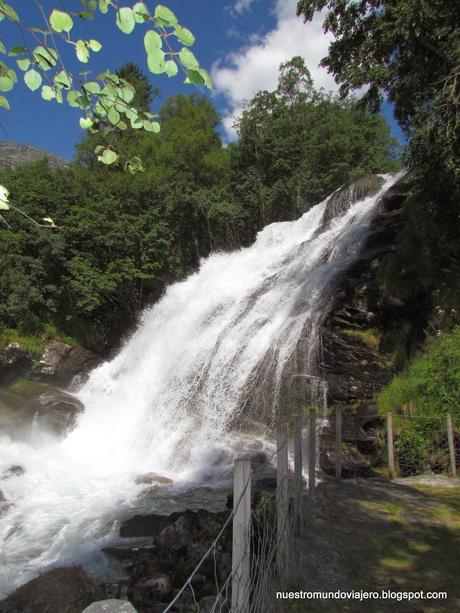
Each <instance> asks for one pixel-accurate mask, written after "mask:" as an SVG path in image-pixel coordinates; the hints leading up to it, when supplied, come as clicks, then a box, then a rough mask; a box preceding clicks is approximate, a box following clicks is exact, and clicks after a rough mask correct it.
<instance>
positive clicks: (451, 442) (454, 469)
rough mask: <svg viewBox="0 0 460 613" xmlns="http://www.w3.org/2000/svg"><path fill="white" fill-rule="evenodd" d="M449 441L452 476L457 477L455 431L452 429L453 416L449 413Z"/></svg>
mask: <svg viewBox="0 0 460 613" xmlns="http://www.w3.org/2000/svg"><path fill="white" fill-rule="evenodd" d="M447 439H448V441H449V458H450V474H451V475H452V477H456V476H457V465H456V462H455V445H454V430H453V428H452V416H451V414H450V413H447Z"/></svg>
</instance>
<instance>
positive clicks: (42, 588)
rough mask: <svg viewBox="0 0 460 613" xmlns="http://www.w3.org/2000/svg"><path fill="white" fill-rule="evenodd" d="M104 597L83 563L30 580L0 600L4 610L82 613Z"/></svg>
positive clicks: (0, 610)
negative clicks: (83, 566)
mask: <svg viewBox="0 0 460 613" xmlns="http://www.w3.org/2000/svg"><path fill="white" fill-rule="evenodd" d="M102 597H103V595H102V593H101V590H100V588H99V587H98V586H97V585H96V584H95V583H94V581H93V580H92V579H90V578H89V577H88V575H87V574H86V573H85V572H84V571H83V569H82V568H81V567H79V566H72V567H69V568H56V569H54V570H50V571H47V572H45V573H43V574H41V575H40V576H39V577H36V578H35V579H32V580H31V581H28V582H27V583H25V584H24V585H22V586H21V587H19V588H18V589H17V590H15V591H14V592H13V593H12V594H10V595H9V596H8V597H7V598H5V600H3V601H2V602H0V613H39V612H40V613H44V612H45V611H46V613H81V611H82V610H83V609H84V608H85V607H87V606H88V605H90V604H91V603H92V602H94V601H97V600H100V599H101V598H102Z"/></svg>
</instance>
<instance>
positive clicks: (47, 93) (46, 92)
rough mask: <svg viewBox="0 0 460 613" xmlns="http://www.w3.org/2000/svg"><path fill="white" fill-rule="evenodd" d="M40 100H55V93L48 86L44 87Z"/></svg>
mask: <svg viewBox="0 0 460 613" xmlns="http://www.w3.org/2000/svg"><path fill="white" fill-rule="evenodd" d="M42 98H43V100H53V98H56V92H55V91H54V89H53V88H52V87H50V86H49V85H44V86H43V87H42Z"/></svg>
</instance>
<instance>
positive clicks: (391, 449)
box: [387, 413, 395, 479]
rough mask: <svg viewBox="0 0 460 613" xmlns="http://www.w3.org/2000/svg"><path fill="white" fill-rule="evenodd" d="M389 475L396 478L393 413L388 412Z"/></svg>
mask: <svg viewBox="0 0 460 613" xmlns="http://www.w3.org/2000/svg"><path fill="white" fill-rule="evenodd" d="M387 445H388V476H389V477H390V479H394V478H395V455H394V443H393V415H392V414H391V413H387Z"/></svg>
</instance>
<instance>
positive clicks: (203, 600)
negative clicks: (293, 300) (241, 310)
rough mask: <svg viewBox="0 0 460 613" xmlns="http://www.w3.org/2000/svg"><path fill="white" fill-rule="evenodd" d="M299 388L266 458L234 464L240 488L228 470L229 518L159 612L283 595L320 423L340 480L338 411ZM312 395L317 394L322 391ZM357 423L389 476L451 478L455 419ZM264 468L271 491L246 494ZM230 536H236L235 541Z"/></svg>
mask: <svg viewBox="0 0 460 613" xmlns="http://www.w3.org/2000/svg"><path fill="white" fill-rule="evenodd" d="M299 382H301V383H304V381H301V380H300V379H297V380H296V381H295V383H296V386H297V384H298V383H299ZM317 387H318V386H317ZM303 388H304V389H303V390H302V388H301V387H297V388H295V389H294V390H292V389H291V396H290V410H289V411H288V412H287V413H286V414H285V415H284V419H283V420H282V421H283V423H281V424H280V425H279V426H278V441H277V448H276V452H275V453H274V454H273V456H272V457H270V458H267V459H266V462H265V463H263V464H260V465H257V467H256V468H255V469H254V470H253V471H252V472H251V470H250V460H248V459H241V461H243V462H247V464H248V466H249V468H248V467H247V471H246V473H244V471H243V473H244V475H246V476H245V477H244V478H243V480H242V481H241V477H238V479H240V483H239V487H238V484H237V470H236V469H235V490H234V500H233V511H232V512H231V513H229V515H228V517H227V519H226V521H225V522H224V524H223V526H222V529H221V531H220V532H219V534H218V535H217V537H216V538H215V540H214V541H213V543H211V544H210V546H209V548H208V550H207V551H206V553H205V554H204V555H203V558H202V559H201V561H200V562H199V564H198V565H197V566H196V568H195V569H194V570H193V572H192V573H191V575H190V577H189V578H188V579H187V581H186V582H185V583H184V585H183V586H182V588H181V589H180V590H179V591H177V593H176V595H175V597H174V599H173V600H172V602H171V603H170V604H169V605H168V606H167V607H166V608H164V609H163V611H164V613H167V612H169V611H171V612H173V611H174V612H176V613H189V612H203V613H227V612H231V613H271V612H272V611H273V612H275V610H276V598H275V593H276V591H278V590H283V589H285V588H286V585H287V584H288V582H289V579H290V578H292V577H294V576H295V570H296V563H297V560H296V550H297V547H296V543H297V541H296V539H297V536H298V534H299V531H301V530H305V529H306V523H305V521H302V509H303V508H304V504H303V502H302V500H303V501H305V499H307V498H308V499H309V500H310V502H312V503H314V500H315V486H316V482H317V479H316V472H317V470H318V465H317V459H318V453H317V452H318V447H319V440H318V439H319V438H320V437H319V436H318V434H320V433H321V430H322V428H324V427H325V423H326V422H327V425H328V426H331V424H333V425H334V427H335V462H336V467H335V469H336V470H335V478H336V479H337V480H339V481H340V479H341V478H342V477H343V475H344V473H343V472H342V459H343V454H344V451H343V449H344V446H343V439H342V425H343V424H342V420H343V419H344V415H343V414H342V410H337V411H336V414H335V415H334V414H329V415H328V414H327V413H326V411H325V409H324V406H323V405H322V403H321V404H320V405H318V394H317V392H315V394H317V395H316V398H315V399H314V401H315V403H314V402H313V401H312V398H311V395H310V393H311V392H310V391H308V393H306V392H305V386H303ZM319 389H320V395H322V394H323V390H322V389H321V387H319ZM299 390H300V391H299ZM299 406H301V407H302V410H301V411H299ZM360 419H362V420H364V421H365V422H366V423H371V424H372V428H373V430H372V431H373V432H374V434H375V439H376V445H377V446H379V447H383V454H380V458H381V460H380V461H381V462H383V463H385V461H386V462H387V464H388V474H389V476H390V477H392V476H396V477H402V478H404V477H410V476H413V475H419V474H426V473H430V474H432V473H442V474H450V475H455V474H456V466H457V465H458V463H459V461H460V418H457V417H451V416H449V415H441V416H439V415H437V416H422V415H404V416H402V415H390V416H388V415H387V416H382V415H366V416H360ZM358 421H359V420H358ZM288 451H289V453H288ZM237 462H238V460H237V461H236V463H235V466H236V464H237ZM267 465H270V466H271V467H274V466H276V468H277V486H276V488H275V489H273V488H272V489H271V490H270V489H265V490H263V489H262V490H261V489H260V488H255V490H254V491H251V488H252V485H253V484H254V483H256V482H257V473H258V472H260V471H263V470H264V469H265V468H266V466H267ZM243 473H242V474H243ZM235 530H236V531H240V536H239V537H238V535H236V536H235ZM229 532H233V545H232V564H231V566H230V565H228V564H227V565H226V566H225V565H222V551H223V540H225V539H226V540H227V543H228V542H229ZM238 539H239V540H238ZM203 573H207V574H208V576H209V574H210V573H211V574H212V578H213V581H212V583H213V589H212V591H209V593H208V594H207V595H206V596H204V597H203V595H202V594H200V593H199V590H197V588H196V586H197V582H198V578H199V577H200V575H202V574H203Z"/></svg>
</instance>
